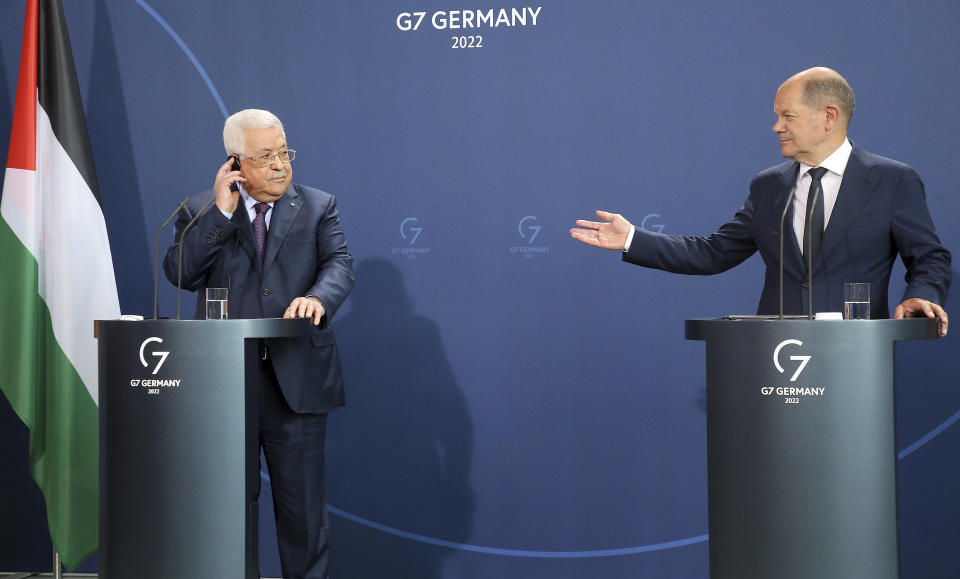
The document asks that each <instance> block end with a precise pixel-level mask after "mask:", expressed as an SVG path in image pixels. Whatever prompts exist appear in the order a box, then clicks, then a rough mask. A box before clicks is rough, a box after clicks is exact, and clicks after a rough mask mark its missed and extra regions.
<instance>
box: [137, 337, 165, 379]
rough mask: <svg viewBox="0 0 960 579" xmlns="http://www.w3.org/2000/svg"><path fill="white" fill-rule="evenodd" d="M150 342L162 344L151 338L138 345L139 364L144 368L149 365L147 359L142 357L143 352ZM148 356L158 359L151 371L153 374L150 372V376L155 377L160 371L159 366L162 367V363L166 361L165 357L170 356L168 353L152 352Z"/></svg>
mask: <svg viewBox="0 0 960 579" xmlns="http://www.w3.org/2000/svg"><path fill="white" fill-rule="evenodd" d="M151 342H156V343H158V344H162V343H163V340H162V339H160V338H157V337H151V338H147V339H146V340H144V341H143V343H142V344H140V363H141V364H143V367H144V368H146V367H148V366H149V365H150V364H149V363H147V358H146V356H145V355H144V351H145V350H146V349H147V344H149V343H151ZM150 355H151V356H155V357H157V358H160V359H159V360H158V361H157V366H156V367H155V368H154V369H153V372H150V373H151V374H154V375H155V374H156V373H157V372H159V371H160V366H163V363H164V362H166V361H167V356H169V355H170V352H152V353H151V354H150Z"/></svg>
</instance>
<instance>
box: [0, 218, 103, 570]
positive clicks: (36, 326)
mask: <svg viewBox="0 0 960 579" xmlns="http://www.w3.org/2000/svg"><path fill="white" fill-rule="evenodd" d="M0 264H2V269H3V275H2V276H0V303H2V304H4V305H3V307H2V308H0V390H3V393H4V394H6V396H7V398H8V399H9V400H10V405H11V406H12V407H13V410H14V412H16V413H17V415H18V416H19V417H20V419H21V420H23V422H24V423H25V424H26V425H27V427H28V428H29V429H30V472H31V474H32V475H33V478H34V480H36V481H37V485H38V486H39V487H40V489H41V491H43V495H44V498H45V499H46V505H47V521H48V524H49V526H50V535H51V538H52V539H53V542H54V544H56V545H57V546H58V550H59V552H60V557H61V559H62V560H63V562H64V564H65V565H66V566H67V567H68V568H71V569H72V568H75V567H76V566H77V565H79V564H80V563H82V562H83V560H84V559H86V558H87V557H89V556H90V555H91V554H93V552H94V551H96V550H97V542H98V535H97V528H98V498H99V497H98V455H99V449H98V446H97V445H98V433H97V406H96V404H95V403H94V401H93V399H92V398H90V394H89V393H88V392H87V389H86V388H85V387H84V385H83V381H82V380H81V379H80V376H79V375H78V374H77V372H76V370H75V369H74V367H73V365H72V364H71V363H70V360H68V359H67V356H66V355H65V354H64V352H63V350H61V349H60V345H59V344H58V343H57V340H56V337H55V336H54V333H53V325H52V323H51V318H50V311H49V310H48V309H47V305H46V303H44V301H43V299H42V298H41V297H40V295H39V293H38V291H37V287H38V283H37V280H38V266H37V261H36V259H35V258H34V256H33V255H32V254H31V253H30V252H29V251H28V250H27V248H26V247H24V246H23V244H22V243H21V242H20V239H19V238H17V236H16V235H15V234H14V232H13V230H12V229H11V228H10V226H9V224H8V223H7V222H6V221H5V220H3V219H0ZM90 332H91V334H92V333H93V327H92V325H91V327H90Z"/></svg>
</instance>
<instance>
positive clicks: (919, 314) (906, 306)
mask: <svg viewBox="0 0 960 579" xmlns="http://www.w3.org/2000/svg"><path fill="white" fill-rule="evenodd" d="M923 317H927V318H938V319H939V320H940V336H941V337H943V336H946V335H947V323H948V320H947V312H946V310H944V309H943V308H941V307H940V306H939V305H937V304H935V303H933V302H928V301H927V300H924V299H920V298H909V299H905V300H903V301H902V302H900V305H899V306H897V309H896V310H895V311H894V312H893V319H895V320H902V319H903V318H923Z"/></svg>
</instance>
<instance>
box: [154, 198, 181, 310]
mask: <svg viewBox="0 0 960 579" xmlns="http://www.w3.org/2000/svg"><path fill="white" fill-rule="evenodd" d="M189 200H190V198H189V197H187V198H186V199H184V200H183V201H181V202H180V205H177V208H176V209H174V210H173V213H171V214H170V217H167V220H166V221H164V222H163V225H161V226H160V229H158V230H157V237H156V239H154V240H153V319H157V288H158V287H159V285H160V234H161V233H162V232H163V230H164V229H166V228H167V226H168V225H170V222H171V221H173V218H174V217H176V215H177V213H179V212H180V210H181V209H183V206H184V205H186V204H187V201H189Z"/></svg>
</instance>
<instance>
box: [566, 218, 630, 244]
mask: <svg viewBox="0 0 960 579" xmlns="http://www.w3.org/2000/svg"><path fill="white" fill-rule="evenodd" d="M597 218H598V219H600V220H601V221H585V220H583V219H578V220H577V227H574V228H573V229H571V230H570V237H572V238H574V239H576V240H579V241H582V242H584V243H586V244H587V245H592V246H594V247H600V248H603V249H617V250H620V251H623V248H624V245H625V244H626V243H627V234H629V233H630V230H631V229H633V225H632V224H631V223H630V222H629V221H627V220H626V219H624V218H623V215H620V214H619V213H607V212H606V211H597Z"/></svg>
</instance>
